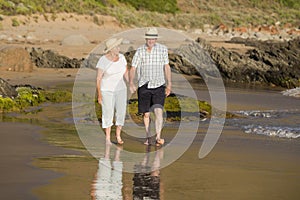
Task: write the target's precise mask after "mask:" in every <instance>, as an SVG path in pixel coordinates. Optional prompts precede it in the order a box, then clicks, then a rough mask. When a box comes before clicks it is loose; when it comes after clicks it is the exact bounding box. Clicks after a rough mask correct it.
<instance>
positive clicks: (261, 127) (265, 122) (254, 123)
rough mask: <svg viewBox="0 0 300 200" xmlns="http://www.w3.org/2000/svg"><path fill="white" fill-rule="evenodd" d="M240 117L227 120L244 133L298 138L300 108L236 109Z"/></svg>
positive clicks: (299, 133) (299, 135) (299, 136)
mask: <svg viewBox="0 0 300 200" xmlns="http://www.w3.org/2000/svg"><path fill="white" fill-rule="evenodd" d="M235 113H236V114H237V115H239V116H242V118H236V119H233V120H228V123H229V124H231V125H233V126H236V127H241V128H242V130H243V131H244V132H245V133H248V134H258V135H266V136H272V137H281V138H289V139H295V138H300V124H299V122H300V110H299V109H293V110H265V111H259V110H252V111H236V112H235Z"/></svg>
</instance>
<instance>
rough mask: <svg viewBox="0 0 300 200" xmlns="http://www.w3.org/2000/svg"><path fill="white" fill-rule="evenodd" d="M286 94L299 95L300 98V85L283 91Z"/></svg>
mask: <svg viewBox="0 0 300 200" xmlns="http://www.w3.org/2000/svg"><path fill="white" fill-rule="evenodd" d="M281 93H282V94H283V95H285V96H292V97H299V98H300V87H296V88H293V89H289V90H285V91H282V92H281Z"/></svg>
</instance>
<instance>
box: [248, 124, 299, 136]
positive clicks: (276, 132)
mask: <svg viewBox="0 0 300 200" xmlns="http://www.w3.org/2000/svg"><path fill="white" fill-rule="evenodd" d="M243 129H244V131H245V133H249V134H258V135H267V136H274V137H275V136H277V137H281V138H299V137H300V128H291V127H276V126H273V127H272V126H260V125H248V126H244V127H243Z"/></svg>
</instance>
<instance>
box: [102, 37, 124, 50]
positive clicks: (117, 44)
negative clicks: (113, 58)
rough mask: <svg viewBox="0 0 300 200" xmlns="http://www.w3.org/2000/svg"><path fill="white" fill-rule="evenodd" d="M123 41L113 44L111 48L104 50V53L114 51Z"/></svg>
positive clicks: (121, 39)
mask: <svg viewBox="0 0 300 200" xmlns="http://www.w3.org/2000/svg"><path fill="white" fill-rule="evenodd" d="M122 41H123V38H120V39H118V40H117V41H116V42H115V43H113V44H112V45H111V46H110V47H109V48H106V49H104V50H103V53H107V52H109V51H110V50H112V49H113V48H115V47H116V46H119V45H120V44H121V43H122Z"/></svg>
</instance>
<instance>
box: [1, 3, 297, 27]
mask: <svg viewBox="0 0 300 200" xmlns="http://www.w3.org/2000/svg"><path fill="white" fill-rule="evenodd" d="M299 10H300V3H299V1H296V0H262V1H259V0H239V1H236V0H228V1H219V0H210V1H207V0H198V1H189V0H177V1H176V0H167V1H162V0H153V1H143V0H119V1H118V0H105V1H102V0H56V1H48V0H11V1H6V0H0V14H2V15H19V14H21V15H32V14H34V13H35V14H42V15H45V14H46V13H47V14H48V13H52V14H53V15H52V17H51V18H52V20H55V15H56V14H57V13H61V12H63V13H77V14H88V15H91V16H94V15H98V14H102V15H110V16H113V17H115V18H116V19H117V20H118V21H119V22H120V23H121V24H123V25H126V26H129V27H133V26H136V27H142V26H163V27H166V28H177V29H199V28H201V27H202V26H203V25H204V24H211V25H218V24H220V23H223V24H225V25H227V26H232V27H234V26H249V25H263V24H266V25H274V23H276V22H278V21H279V22H281V25H282V26H283V25H284V24H286V23H291V24H292V25H293V26H296V27H299V26H300V20H299V19H300V11H299ZM94 21H95V23H96V24H101V23H102V22H101V21H99V20H97V19H96V18H94Z"/></svg>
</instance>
